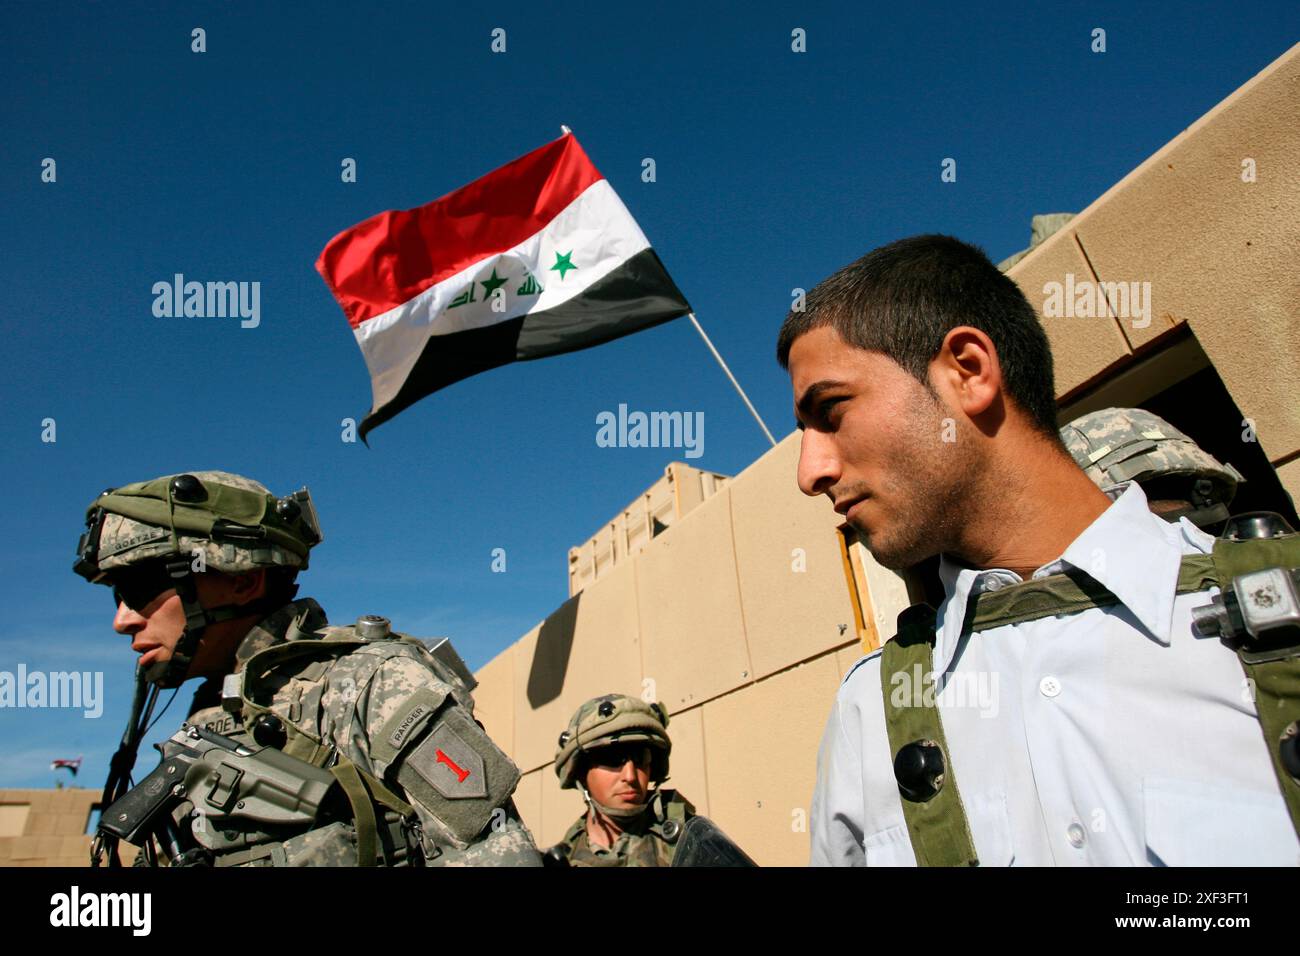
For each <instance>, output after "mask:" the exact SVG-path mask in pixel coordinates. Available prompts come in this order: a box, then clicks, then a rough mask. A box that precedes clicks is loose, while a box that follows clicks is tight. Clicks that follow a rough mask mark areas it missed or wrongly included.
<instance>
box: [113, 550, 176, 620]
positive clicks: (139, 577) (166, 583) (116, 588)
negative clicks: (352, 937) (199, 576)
mask: <svg viewBox="0 0 1300 956" xmlns="http://www.w3.org/2000/svg"><path fill="white" fill-rule="evenodd" d="M108 578H109V583H110V584H111V585H112V586H113V606H114V607H117V606H118V605H120V604H125V605H126V606H127V607H129V608H130V609H131V610H133V611H142V610H144V609H145V608H146V607H148V606H149V605H150V604H151V603H152V602H153V601H154V600H156V599H157V597H158V595H160V594H162V593H163V592H165V591H170V590H172V589H173V588H175V587H176V582H175V580H173V578H172V576H171V575H170V574H168V573H167V566H166V564H164V563H163V562H158V563H150V564H136V565H130V566H128V567H125V568H118V569H117V570H114V571H112V572H110V573H109V576H108Z"/></svg>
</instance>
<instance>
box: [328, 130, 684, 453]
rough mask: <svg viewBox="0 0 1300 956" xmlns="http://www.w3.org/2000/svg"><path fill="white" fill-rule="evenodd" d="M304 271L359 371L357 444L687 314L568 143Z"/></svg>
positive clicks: (385, 215)
mask: <svg viewBox="0 0 1300 956" xmlns="http://www.w3.org/2000/svg"><path fill="white" fill-rule="evenodd" d="M316 269H317V271H319V272H320V274H321V276H322V277H323V278H324V279H325V282H326V284H328V285H329V287H330V291H331V292H333V293H334V298H336V299H338V302H339V305H340V306H342V308H343V313H344V314H345V315H346V316H347V319H348V322H349V323H350V324H351V325H352V331H353V333H354V334H355V335H356V337H357V344H358V345H360V346H361V352H362V354H363V355H364V356H365V358H366V365H367V367H368V368H369V369H370V382H371V388H372V389H373V392H374V398H373V402H372V404H371V408H370V413H369V414H368V415H367V416H366V418H365V420H364V421H363V422H362V423H361V428H360V432H361V435H362V437H363V438H364V437H365V435H366V433H367V432H368V431H370V430H371V429H372V428H374V427H375V426H376V425H379V424H380V423H382V422H385V421H387V420H388V419H390V418H392V417H393V416H394V415H396V414H397V413H398V412H400V411H401V410H402V409H404V408H406V407H407V406H408V405H411V404H413V403H414V402H416V401H418V400H419V399H421V398H423V397H424V396H425V395H428V394H429V393H430V392H434V391H437V390H438V389H440V388H443V387H445V386H447V385H450V384H452V383H453V382H458V381H460V380H461V379H463V378H468V377H469V376H471V375H474V374H475V373H477V372H483V371H486V370H487V369H490V368H496V367H497V366H500V365H506V364H508V363H510V362H518V361H524V360H527V359H537V358H544V357H545V356H547V355H559V354H561V353H564V352H573V351H576V350H577V349H584V348H588V347H589V346H592V345H599V344H601V343H602V342H608V341H610V340H611V339H616V338H619V337H620V336H623V335H629V334H631V333H633V332H638V331H640V330H641V329H646V328H649V327H651V326H653V325H658V324H660V323H662V322H667V321H669V320H670V319H675V318H678V317H679V316H683V315H686V314H687V313H688V312H690V310H691V307H690V305H689V303H687V301H686V299H685V297H684V296H683V295H682V293H681V292H680V291H679V290H678V288H677V286H676V285H674V284H673V280H672V279H671V278H669V276H668V272H667V271H666V270H665V269H664V266H663V263H662V262H660V261H659V257H658V256H657V255H656V254H655V251H654V250H653V249H652V248H650V241H649V240H648V239H646V237H645V233H643V232H642V231H641V229H640V227H639V226H637V224H636V220H634V219H633V218H632V216H631V214H630V213H628V211H627V207H626V206H624V205H623V203H622V201H621V200H620V199H619V198H618V195H617V194H616V193H615V192H614V189H613V187H611V186H610V184H609V182H608V181H607V180H606V179H605V177H603V176H602V175H601V174H600V172H599V171H598V170H597V169H596V167H595V166H593V165H592V164H591V160H589V159H588V158H587V154H586V153H585V152H583V150H582V147H581V146H579V145H578V141H577V140H576V139H575V138H574V136H573V134H572V133H566V134H565V135H564V136H561V137H560V138H559V139H557V140H555V141H553V142H551V143H547V144H546V145H545V146H543V147H541V148H540V149H535V150H533V151H532V152H531V153H528V154H527V155H524V156H521V157H519V158H518V159H516V160H515V161H514V162H512V163H508V164H506V165H505V166H502V167H501V168H500V169H497V170H494V171H492V172H490V173H488V174H487V175H486V176H484V177H482V178H481V179H477V180H475V181H474V182H472V183H470V184H469V185H468V186H462V187H461V188H460V189H458V190H456V191H455V192H453V193H449V194H447V195H446V196H443V197H442V198H441V199H436V200H434V201H433V202H431V203H428V204H427V205H424V206H420V207H418V208H416V209H407V210H402V211H390V212H382V213H379V214H378V215H377V216H372V217H371V218H369V219H367V220H366V221H365V222H362V223H358V224H357V225H355V226H353V227H352V228H351V229H348V230H346V231H344V232H341V233H339V234H338V235H337V236H335V237H334V238H333V239H331V240H330V241H329V244H328V245H326V246H325V249H324V251H323V252H321V254H320V258H319V259H318V260H317V262H316Z"/></svg>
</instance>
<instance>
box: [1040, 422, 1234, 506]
mask: <svg viewBox="0 0 1300 956" xmlns="http://www.w3.org/2000/svg"><path fill="white" fill-rule="evenodd" d="M1061 440H1062V441H1063V442H1064V443H1065V447H1066V449H1067V450H1068V451H1069V452H1070V454H1071V456H1073V458H1074V460H1075V462H1077V463H1078V465H1079V467H1080V468H1082V469H1083V470H1084V472H1085V473H1086V474H1087V475H1088V477H1089V478H1091V479H1092V480H1093V482H1094V483H1095V484H1096V485H1097V486H1098V487H1099V488H1101V489H1102V490H1103V491H1106V492H1108V493H1111V492H1114V491H1116V490H1117V489H1118V488H1119V487H1120V486H1122V485H1124V484H1125V483H1127V482H1130V481H1136V482H1137V483H1138V484H1139V485H1141V486H1142V490H1143V491H1144V492H1145V493H1146V496H1147V499H1148V500H1157V499H1172V500H1178V501H1186V502H1188V507H1186V508H1181V509H1178V510H1175V511H1170V512H1165V513H1164V514H1162V515H1161V517H1163V518H1165V519H1166V520H1169V521H1177V520H1178V519H1179V518H1181V517H1186V518H1187V519H1188V520H1189V521H1191V522H1192V523H1193V524H1195V525H1198V526H1201V527H1205V526H1208V525H1214V524H1217V523H1220V522H1223V521H1226V520H1227V519H1228V505H1229V504H1230V503H1231V502H1232V497H1233V495H1235V494H1236V492H1237V485H1238V483H1239V482H1242V481H1244V480H1245V479H1244V478H1243V477H1242V475H1241V473H1240V472H1239V471H1237V469H1235V468H1233V467H1232V465H1225V464H1222V463H1221V462H1219V460H1218V459H1217V458H1215V457H1214V456H1213V455H1210V454H1209V453H1208V452H1206V451H1204V450H1203V449H1202V448H1201V447H1200V446H1199V445H1197V444H1196V442H1194V441H1192V440H1191V439H1190V438H1188V437H1187V435H1185V434H1183V433H1182V432H1181V431H1179V430H1178V429H1177V428H1175V427H1174V426H1173V425H1170V424H1169V423H1168V422H1167V421H1165V420H1164V419H1163V418H1161V417H1160V416H1159V415H1156V414H1154V413H1152V412H1149V411H1147V410H1146V409H1144V408H1104V409H1102V410H1100V411H1096V412H1090V413H1089V414H1087V415H1082V416H1080V417H1079V418H1076V419H1075V420H1074V421H1072V422H1070V423H1069V424H1068V425H1066V426H1065V427H1064V428H1062V429H1061Z"/></svg>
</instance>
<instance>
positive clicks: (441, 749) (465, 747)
mask: <svg viewBox="0 0 1300 956" xmlns="http://www.w3.org/2000/svg"><path fill="white" fill-rule="evenodd" d="M424 727H425V728H427V732H426V733H425V734H424V736H423V738H422V739H420V740H419V742H418V743H417V745H416V746H415V747H413V748H411V749H410V750H409V751H408V752H406V753H405V754H403V755H402V756H401V758H400V759H399V760H398V762H397V763H396V767H397V782H398V784H399V785H400V786H401V787H402V789H403V790H404V791H405V792H406V795H407V799H408V800H411V801H413V802H415V803H418V804H420V806H422V807H424V809H425V810H427V811H428V812H429V813H430V814H431V815H432V816H433V817H435V818H436V819H437V821H438V822H439V823H441V824H442V825H443V826H444V827H446V829H447V831H448V832H449V833H450V834H451V836H452V838H453V839H454V840H456V841H459V843H460V844H462V845H463V844H468V843H470V842H472V841H473V840H474V838H475V837H477V836H478V835H479V834H480V833H482V832H483V829H484V827H486V826H487V825H488V824H489V823H490V822H491V821H492V813H493V811H494V810H496V809H497V808H498V807H500V806H502V805H504V804H505V803H506V801H507V800H509V799H510V794H512V793H513V792H514V789H515V786H516V785H517V784H518V783H519V769H518V768H517V767H516V766H515V765H514V764H513V763H511V761H510V758H509V757H507V756H506V755H505V754H504V753H502V751H501V749H500V748H499V747H497V745H496V744H494V743H492V741H491V740H490V739H489V738H488V735H487V734H485V733H484V732H483V729H482V728H481V727H479V725H478V724H476V723H474V718H473V717H471V716H470V715H469V712H468V711H466V710H465V709H464V708H463V707H460V706H458V705H456V704H455V703H451V702H449V703H448V704H447V705H446V706H444V707H443V708H442V709H441V710H439V711H438V712H437V714H435V715H434V716H433V721H432V726H430V724H429V723H428V722H425V723H424ZM407 739H408V742H409V740H410V738H409V737H408V738H407Z"/></svg>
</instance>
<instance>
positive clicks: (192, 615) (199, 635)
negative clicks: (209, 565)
mask: <svg viewBox="0 0 1300 956" xmlns="http://www.w3.org/2000/svg"><path fill="white" fill-rule="evenodd" d="M167 573H168V574H170V575H171V577H172V580H173V582H175V583H174V586H175V588H176V595H177V596H178V597H179V598H180V599H181V610H182V611H183V612H184V613H185V630H184V631H182V632H181V636H180V640H178V641H177V642H176V647H175V649H174V650H173V651H172V655H171V657H170V658H168V659H167V660H165V661H158V662H157V663H156V664H151V665H149V668H148V670H147V671H146V672H145V680H147V681H149V682H150V683H152V684H157V685H158V686H159V687H179V686H180V685H181V684H183V683H185V679H186V677H187V676H188V674H189V669H190V665H191V664H192V663H193V662H194V656H195V654H197V653H198V649H199V642H200V641H201V640H202V639H203V634H204V632H205V631H206V630H207V629H208V628H209V627H210V626H211V625H213V624H220V623H221V622H223V621H232V620H234V619H235V618H240V617H248V616H250V615H254V614H256V615H258V616H259V617H264V616H266V615H267V614H270V613H271V612H272V611H274V610H276V609H278V608H279V607H280V604H281V601H280V600H279V599H278V598H275V597H262V598H258V599H257V600H256V601H249V602H248V603H247V604H222V605H219V606H218V607H212V608H205V607H203V605H202V604H200V603H199V595H198V587H197V585H196V583H195V579H194V571H193V570H192V569H191V567H190V560H189V558H188V557H186V556H185V555H178V556H175V557H173V558H171V559H170V560H168V562H167Z"/></svg>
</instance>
